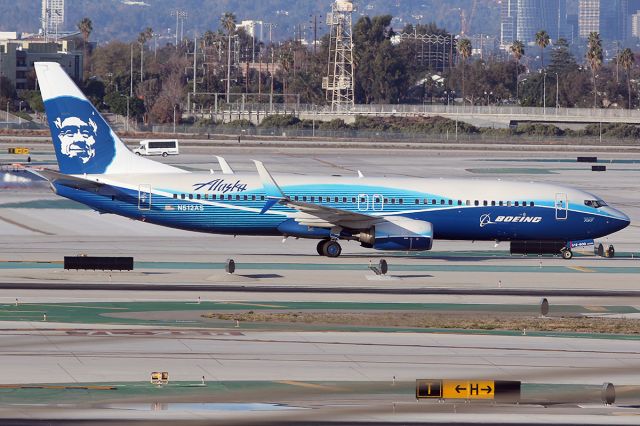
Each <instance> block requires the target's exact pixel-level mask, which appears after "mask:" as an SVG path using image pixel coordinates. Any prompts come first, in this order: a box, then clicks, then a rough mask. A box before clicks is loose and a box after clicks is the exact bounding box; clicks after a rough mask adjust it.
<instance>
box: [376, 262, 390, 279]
mask: <svg viewBox="0 0 640 426" xmlns="http://www.w3.org/2000/svg"><path fill="white" fill-rule="evenodd" d="M378 268H379V269H380V273H381V274H382V275H387V272H389V265H387V261H386V260H384V259H380V263H379V264H378Z"/></svg>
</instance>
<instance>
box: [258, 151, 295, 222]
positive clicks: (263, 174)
mask: <svg viewBox="0 0 640 426" xmlns="http://www.w3.org/2000/svg"><path fill="white" fill-rule="evenodd" d="M253 162H254V164H255V165H256V169H258V175H260V180H261V181H262V186H263V188H264V192H265V195H266V196H267V202H266V203H265V204H264V207H262V210H261V211H260V214H264V213H266V212H267V211H268V210H269V209H270V208H271V207H273V206H275V205H276V204H277V203H278V202H280V201H281V200H286V199H288V197H287V196H286V195H285V194H284V192H282V189H280V187H279V186H278V184H277V183H276V181H275V180H274V179H273V176H271V173H269V171H268V170H267V168H266V167H265V166H264V164H262V161H257V160H253Z"/></svg>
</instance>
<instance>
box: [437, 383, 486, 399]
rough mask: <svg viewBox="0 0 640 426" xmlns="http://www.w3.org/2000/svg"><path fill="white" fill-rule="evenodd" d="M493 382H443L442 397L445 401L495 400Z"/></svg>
mask: <svg viewBox="0 0 640 426" xmlns="http://www.w3.org/2000/svg"><path fill="white" fill-rule="evenodd" d="M494 395H495V383H494V381H493V380H472V381H465V380H443V381H442V397H443V398H445V399H493V398H494Z"/></svg>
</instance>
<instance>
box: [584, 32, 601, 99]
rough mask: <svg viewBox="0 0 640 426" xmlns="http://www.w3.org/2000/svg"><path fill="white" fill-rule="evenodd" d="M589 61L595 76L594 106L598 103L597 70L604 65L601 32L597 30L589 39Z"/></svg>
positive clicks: (590, 34)
mask: <svg viewBox="0 0 640 426" xmlns="http://www.w3.org/2000/svg"><path fill="white" fill-rule="evenodd" d="M587 46H588V47H587V62H588V63H589V68H591V75H592V76H593V107H594V108H595V107H596V106H597V104H598V90H597V87H596V72H598V70H599V69H600V67H601V66H602V40H601V39H600V34H599V33H597V32H595V31H594V32H591V33H589V38H588V41H587Z"/></svg>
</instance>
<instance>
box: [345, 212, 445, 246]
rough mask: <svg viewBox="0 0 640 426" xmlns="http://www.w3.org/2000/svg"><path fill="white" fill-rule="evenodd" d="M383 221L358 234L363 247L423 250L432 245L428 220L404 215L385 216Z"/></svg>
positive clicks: (431, 232) (431, 233) (431, 229)
mask: <svg viewBox="0 0 640 426" xmlns="http://www.w3.org/2000/svg"><path fill="white" fill-rule="evenodd" d="M384 220H385V221H384V222H382V223H379V224H377V225H375V226H373V227H372V228H371V229H369V230H368V231H366V232H361V233H360V234H358V236H357V237H358V240H359V241H360V243H361V245H362V246H363V247H368V248H374V249H376V250H396V251H424V250H431V247H432V246H433V226H432V225H431V223H430V222H425V221H423V220H415V219H409V218H406V217H394V216H390V217H385V218H384Z"/></svg>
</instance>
